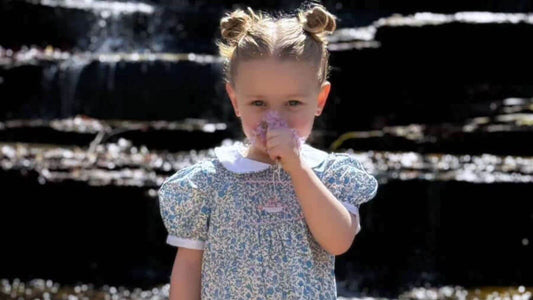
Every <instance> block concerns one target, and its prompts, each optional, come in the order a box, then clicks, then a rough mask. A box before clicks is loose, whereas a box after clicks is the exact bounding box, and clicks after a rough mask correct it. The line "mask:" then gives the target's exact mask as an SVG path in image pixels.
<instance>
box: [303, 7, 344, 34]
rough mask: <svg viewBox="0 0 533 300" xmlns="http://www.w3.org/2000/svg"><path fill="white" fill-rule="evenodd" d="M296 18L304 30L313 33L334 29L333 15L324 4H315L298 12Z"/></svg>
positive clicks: (329, 31)
mask: <svg viewBox="0 0 533 300" xmlns="http://www.w3.org/2000/svg"><path fill="white" fill-rule="evenodd" d="M298 19H299V20H300V23H301V24H302V27H303V29H304V30H305V31H308V32H310V33H314V34H320V33H323V32H327V33H332V32H333V31H335V28H336V24H335V16H333V15H332V14H331V13H329V12H328V11H327V10H326V9H325V8H324V6H322V5H320V4H317V5H316V6H314V7H312V8H310V9H308V10H306V11H304V12H300V13H299V14H298Z"/></svg>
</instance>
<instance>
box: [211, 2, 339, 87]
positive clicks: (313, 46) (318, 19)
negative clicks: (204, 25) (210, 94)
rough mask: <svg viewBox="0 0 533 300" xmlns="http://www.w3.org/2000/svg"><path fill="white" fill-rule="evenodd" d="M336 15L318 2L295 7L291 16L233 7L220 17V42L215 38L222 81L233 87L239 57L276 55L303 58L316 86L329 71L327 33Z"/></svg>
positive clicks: (333, 24) (331, 31)
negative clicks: (313, 68) (312, 71)
mask: <svg viewBox="0 0 533 300" xmlns="http://www.w3.org/2000/svg"><path fill="white" fill-rule="evenodd" d="M335 19H336V17H335V16H334V15H332V14H331V13H329V12H328V11H327V10H326V8H325V7H324V6H322V5H320V4H317V3H312V6H310V7H308V8H306V9H298V10H297V14H296V15H295V16H279V17H273V16H271V15H269V14H267V13H264V12H259V13H258V14H256V13H255V12H254V11H253V10H252V9H251V8H250V7H248V8H247V11H243V10H241V9H236V10H234V11H232V12H229V13H226V15H225V16H224V17H223V18H222V19H221V20H220V30H221V35H222V39H223V41H217V42H216V44H217V46H218V47H219V53H220V56H222V58H223V59H224V80H225V81H226V82H229V83H231V84H232V85H233V86H235V82H234V78H235V75H236V69H237V64H238V62H239V61H241V60H249V59H257V58H268V57H276V58H279V59H282V60H283V59H294V60H297V61H305V62H309V63H311V64H312V65H313V66H316V67H317V79H318V84H319V86H320V85H321V84H322V83H323V82H324V81H325V80H327V77H328V74H329V52H328V50H327V35H329V34H331V33H333V31H335V28H336V21H335Z"/></svg>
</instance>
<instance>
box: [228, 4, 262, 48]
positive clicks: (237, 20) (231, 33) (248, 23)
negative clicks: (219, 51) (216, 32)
mask: <svg viewBox="0 0 533 300" xmlns="http://www.w3.org/2000/svg"><path fill="white" fill-rule="evenodd" d="M248 11H249V12H250V14H247V13H246V12H244V11H243V10H242V9H237V10H235V11H233V12H232V13H229V14H226V16H225V17H224V18H222V19H221V20H220V29H221V35H222V38H224V39H225V40H227V41H228V42H229V44H231V45H235V44H237V43H238V42H239V40H240V39H241V38H242V37H244V36H245V35H246V33H248V30H250V28H251V27H252V25H253V22H254V21H255V20H257V16H256V15H255V13H254V12H253V10H252V9H251V8H250V7H248Z"/></svg>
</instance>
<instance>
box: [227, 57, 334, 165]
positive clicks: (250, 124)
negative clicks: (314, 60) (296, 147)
mask: <svg viewBox="0 0 533 300" xmlns="http://www.w3.org/2000/svg"><path fill="white" fill-rule="evenodd" d="M234 84H235V86H234V87H232V86H231V84H229V83H228V84H226V91H227V93H228V96H229V98H230V100H231V103H232V105H233V108H234V110H235V114H236V115H237V116H238V117H240V118H241V124H242V128H243V131H244V134H245V135H246V137H248V138H249V139H250V140H253V137H254V136H253V134H254V130H255V129H256V128H257V127H258V126H260V124H261V121H262V120H263V118H264V117H265V115H266V114H267V112H269V111H274V112H276V113H277V114H278V115H279V116H280V117H281V118H282V119H283V120H285V122H286V123H287V125H288V126H289V127H290V128H293V129H294V130H296V132H297V134H298V136H299V137H303V138H307V137H308V136H309V135H310V134H311V130H312V128H313V122H314V119H315V116H318V115H320V114H321V113H322V110H323V108H324V105H325V104H326V99H327V97H328V94H329V91H330V88H331V84H330V83H329V82H327V81H326V82H325V83H324V84H322V86H320V87H319V86H318V84H317V77H316V69H315V67H313V66H311V65H310V64H308V63H305V62H297V61H291V60H287V61H280V60H276V59H274V58H267V59H254V60H250V61H242V62H239V64H238V66H237V70H236V77H235V78H234ZM260 144H261V145H252V147H255V148H256V149H255V150H259V152H260V153H262V154H263V155H264V154H265V149H266V148H265V145H264V142H262V143H260Z"/></svg>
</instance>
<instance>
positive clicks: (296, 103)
mask: <svg viewBox="0 0 533 300" xmlns="http://www.w3.org/2000/svg"><path fill="white" fill-rule="evenodd" d="M291 103H292V104H293V105H291ZM300 104H302V102H300V101H298V100H291V101H289V106H298V105H300Z"/></svg>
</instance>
